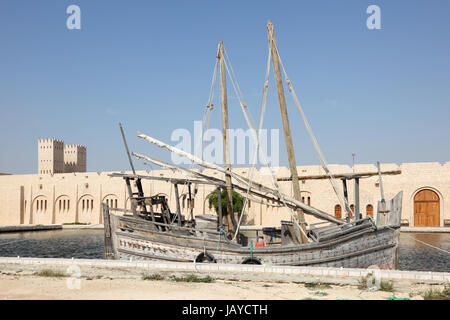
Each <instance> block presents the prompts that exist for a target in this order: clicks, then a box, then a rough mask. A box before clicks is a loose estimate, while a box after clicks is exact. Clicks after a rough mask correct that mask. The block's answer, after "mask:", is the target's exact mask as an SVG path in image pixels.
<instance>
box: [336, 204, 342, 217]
mask: <svg viewBox="0 0 450 320" xmlns="http://www.w3.org/2000/svg"><path fill="white" fill-rule="evenodd" d="M334 216H335V217H336V218H338V219H341V217H342V211H341V206H340V205H338V204H337V205H335V206H334Z"/></svg>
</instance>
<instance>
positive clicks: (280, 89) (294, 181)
mask: <svg viewBox="0 0 450 320" xmlns="http://www.w3.org/2000/svg"><path fill="white" fill-rule="evenodd" d="M267 31H268V36H269V45H270V50H271V53H272V64H273V73H274V75H275V83H276V85H277V91H278V101H279V103H280V112H281V120H282V122H283V130H284V138H285V142H286V149H287V153H288V159H289V168H290V170H291V176H292V186H293V190H294V198H295V200H298V201H301V194H300V185H299V183H298V173H297V165H296V163H295V153H294V146H293V144H292V137H291V129H290V126H289V118H288V114H287V108H286V98H285V96H284V88H283V80H282V78H281V72H280V58H279V56H278V51H277V49H276V42H275V33H274V30H273V24H272V22H270V20H269V23H268V24H267ZM296 212H297V218H298V222H299V224H300V228H302V229H303V232H300V240H301V242H302V243H307V242H308V240H307V238H306V236H305V234H306V228H305V224H304V223H305V216H304V214H303V211H302V210H301V209H297V210H296Z"/></svg>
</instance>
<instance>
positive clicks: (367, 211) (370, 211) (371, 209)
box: [366, 204, 373, 218]
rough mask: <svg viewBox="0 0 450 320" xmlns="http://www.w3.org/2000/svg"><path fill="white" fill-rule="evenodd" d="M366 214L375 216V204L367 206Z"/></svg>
mask: <svg viewBox="0 0 450 320" xmlns="http://www.w3.org/2000/svg"><path fill="white" fill-rule="evenodd" d="M366 216H371V217H372V218H373V206H372V205H371V204H368V205H367V207H366Z"/></svg>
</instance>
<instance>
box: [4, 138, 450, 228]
mask: <svg viewBox="0 0 450 320" xmlns="http://www.w3.org/2000/svg"><path fill="white" fill-rule="evenodd" d="M38 162H39V166H38V172H39V173H38V174H26V175H7V174H0V225H22V224H62V223H73V222H80V223H90V224H101V223H102V222H103V221H102V214H101V204H102V203H103V202H107V203H108V204H109V205H110V206H113V207H119V208H124V207H125V208H130V200H129V197H128V194H127V189H126V185H125V182H124V181H123V180H122V179H121V178H113V177H110V176H109V174H110V173H111V172H101V173H98V172H85V171H86V148H85V147H84V146H79V145H69V146H65V145H64V143H63V142H62V141H61V140H56V139H39V143H38ZM329 168H330V170H331V171H332V172H333V173H334V174H340V173H352V172H355V173H358V172H376V171H377V168H376V166H375V165H372V164H360V165H355V167H354V168H352V167H350V166H347V165H330V166H329ZM233 170H234V171H235V172H236V173H239V174H241V175H248V174H249V170H250V169H248V168H235V169H233ZM253 170H255V172H254V173H253V175H252V178H253V180H256V181H258V182H260V183H262V184H265V185H266V186H269V187H272V178H271V176H270V175H269V174H267V171H266V170H264V169H260V170H257V169H253ZM381 170H382V171H387V170H401V174H397V175H386V176H383V178H382V179H383V181H382V182H383V187H384V192H385V198H386V200H388V199H391V198H392V197H394V196H395V195H396V194H397V193H398V192H400V191H403V211H402V223H403V224H404V225H409V226H410V227H415V226H416V227H418V226H420V227H427V226H428V227H444V226H449V225H450V210H449V208H450V162H446V163H444V164H440V163H437V162H427V163H403V164H401V165H397V164H381ZM202 172H203V173H205V174H208V175H213V176H217V177H221V175H222V174H220V173H217V172H214V171H212V170H204V171H202ZM298 172H299V175H300V179H301V176H308V175H321V174H324V172H323V169H322V168H321V167H320V166H299V167H298ZM139 174H145V175H152V176H157V177H183V175H182V174H181V173H178V172H172V171H170V170H153V171H142V172H139ZM276 176H277V177H287V176H289V169H288V168H286V167H279V168H276ZM338 182H340V181H338ZM340 184H341V183H340ZM279 185H280V187H281V191H282V192H284V193H285V194H288V195H291V196H292V185H291V182H289V181H287V182H279ZM143 187H144V191H145V192H146V193H148V194H152V195H156V194H163V195H166V196H167V199H168V202H169V206H170V208H171V210H172V211H175V208H176V202H175V195H174V193H175V192H174V190H173V187H172V185H171V184H169V183H166V182H161V181H155V180H144V181H143ZM339 187H340V188H341V189H340V192H341V194H342V186H341V185H339ZM179 188H180V203H181V209H182V212H183V214H184V215H186V216H188V214H189V204H188V201H187V200H188V197H187V187H183V186H179ZM195 189H196V194H195V197H194V201H193V206H194V215H195V214H208V213H213V210H211V209H209V206H208V195H209V193H210V192H211V191H213V187H212V186H210V185H198V186H196V187H195ZM300 189H301V191H302V192H301V193H302V200H303V201H304V202H305V203H308V204H310V205H311V206H314V207H316V208H318V209H321V210H323V211H326V212H328V213H330V214H334V215H336V216H342V217H343V216H344V209H343V208H341V206H340V205H339V201H338V198H337V196H336V195H335V193H334V192H333V189H332V187H331V184H330V182H329V181H328V180H301V181H300ZM348 194H349V203H350V204H353V203H354V186H353V182H352V181H349V182H348ZM380 198H381V196H380V188H379V178H378V177H377V176H372V177H369V178H364V179H363V178H362V179H360V212H361V213H362V215H363V216H366V215H367V214H369V215H372V216H373V217H374V218H376V212H377V208H376V206H377V202H378V201H379V200H380ZM244 217H245V218H244V223H245V224H248V225H258V226H277V225H279V224H280V220H291V215H290V212H289V210H288V209H286V208H283V207H277V206H276V205H275V204H272V203H268V202H267V201H266V200H263V201H262V202H256V201H250V203H249V208H248V209H247V210H246V214H245V216H244ZM306 219H307V222H309V223H314V222H317V220H316V219H315V218H312V217H310V216H308V215H307V216H306Z"/></svg>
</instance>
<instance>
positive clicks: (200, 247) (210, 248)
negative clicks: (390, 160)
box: [105, 214, 399, 269]
mask: <svg viewBox="0 0 450 320" xmlns="http://www.w3.org/2000/svg"><path fill="white" fill-rule="evenodd" d="M108 220H109V222H110V223H109V226H110V232H108V233H109V234H110V238H109V239H107V238H106V237H105V240H107V241H109V243H110V250H109V251H110V254H109V255H107V257H106V258H109V259H120V260H130V259H133V260H165V261H179V262H194V261H200V260H206V262H216V263H225V264H242V263H255V264H266V265H293V266H318V267H344V268H368V267H375V266H376V267H379V268H384V269H396V268H397V265H398V246H399V229H398V227H392V226H383V227H379V228H364V229H359V230H355V231H352V232H348V233H344V234H341V235H339V236H336V237H334V238H333V239H329V240H326V241H323V242H313V243H308V244H292V245H284V246H277V245H274V246H272V245H269V246H266V247H254V248H253V247H243V246H240V245H238V244H235V243H232V242H229V241H227V240H226V239H225V238H224V237H223V235H217V236H216V237H211V236H209V237H202V236H195V235H189V234H188V233H187V232H185V233H183V232H175V231H174V232H172V231H160V230H158V228H156V227H155V225H153V224H152V222H151V221H146V220H142V219H139V218H134V217H131V216H120V215H114V214H110V215H109V219H108ZM105 235H106V233H105ZM105 243H106V241H105Z"/></svg>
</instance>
